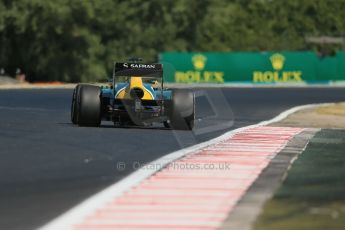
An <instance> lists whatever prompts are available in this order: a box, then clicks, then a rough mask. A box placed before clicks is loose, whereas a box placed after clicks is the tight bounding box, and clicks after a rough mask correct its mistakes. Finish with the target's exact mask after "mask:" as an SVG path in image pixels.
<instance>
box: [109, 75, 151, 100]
mask: <svg viewBox="0 0 345 230" xmlns="http://www.w3.org/2000/svg"><path fill="white" fill-rule="evenodd" d="M133 88H140V89H142V90H143V91H144V96H143V97H142V98H141V99H142V100H154V96H153V94H152V93H151V92H150V91H149V90H148V89H146V88H145V86H144V84H143V80H142V78H141V77H137V76H132V77H130V79H129V85H128V86H127V87H124V88H122V89H120V90H119V92H118V93H117V94H116V97H115V98H116V99H132V97H131V95H130V91H131V89H133Z"/></svg>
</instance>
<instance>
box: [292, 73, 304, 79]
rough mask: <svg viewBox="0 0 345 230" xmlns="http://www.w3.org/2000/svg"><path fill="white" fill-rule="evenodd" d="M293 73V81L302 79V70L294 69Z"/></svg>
mask: <svg viewBox="0 0 345 230" xmlns="http://www.w3.org/2000/svg"><path fill="white" fill-rule="evenodd" d="M292 74H293V80H294V81H302V72H301V71H295V72H292Z"/></svg>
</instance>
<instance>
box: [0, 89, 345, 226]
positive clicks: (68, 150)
mask: <svg viewBox="0 0 345 230" xmlns="http://www.w3.org/2000/svg"><path fill="white" fill-rule="evenodd" d="M198 92H199V93H198V95H201V96H199V97H197V100H196V102H197V103H196V113H197V117H198V122H197V127H196V130H197V134H193V133H191V132H188V131H172V130H168V129H164V128H160V127H158V126H157V127H154V128H135V127H128V128H114V127H113V126H112V124H111V123H109V122H106V123H104V124H103V125H102V127H100V128H81V127H77V126H74V125H72V124H71V123H70V114H69V109H70V100H71V96H72V90H68V89H54V90H49V89H26V90H18V89H17V90H0V229H35V228H37V227H39V226H41V225H43V224H44V223H46V222H47V221H49V220H51V219H53V218H54V217H57V216H58V215H59V214H61V213H63V212H64V211H66V210H68V209H69V208H71V207H73V206H74V205H76V204H78V203H79V202H80V201H82V200H84V199H85V198H87V197H89V196H90V195H92V194H94V193H96V192H97V191H100V190H101V189H103V188H105V187H106V186H108V185H110V184H112V183H114V182H116V181H118V180H120V179H121V178H123V177H124V176H126V175H128V174H129V173H131V172H133V171H134V170H135V169H136V167H137V166H138V165H140V164H144V163H148V162H150V161H152V160H155V159H157V158H159V157H161V156H164V155H166V154H168V153H170V152H172V151H175V150H179V149H181V148H183V147H186V146H190V145H193V144H196V143H198V142H202V141H205V140H208V139H210V138H213V137H216V136H219V135H220V134H222V133H224V132H226V131H228V130H231V129H236V128H239V127H243V126H247V125H251V124H255V123H258V122H260V121H263V120H268V119H270V118H273V117H274V116H276V115H278V114H279V113H281V112H282V111H284V110H286V109H289V108H291V107H293V106H296V105H303V104H310V103H322V102H337V101H345V88H227V89H221V90H220V89H208V90H202V91H200V90H198ZM229 125H230V126H229ZM220 128H222V129H221V130H220ZM198 130H201V132H198ZM118 165H120V166H121V168H120V169H118V168H117V167H118ZM123 165H124V166H125V168H123Z"/></svg>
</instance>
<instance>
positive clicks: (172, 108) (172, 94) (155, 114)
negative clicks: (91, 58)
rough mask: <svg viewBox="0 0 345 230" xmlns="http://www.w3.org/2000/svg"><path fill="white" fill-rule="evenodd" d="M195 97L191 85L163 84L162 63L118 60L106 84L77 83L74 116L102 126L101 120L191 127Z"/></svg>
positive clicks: (83, 122) (81, 121)
mask: <svg viewBox="0 0 345 230" xmlns="http://www.w3.org/2000/svg"><path fill="white" fill-rule="evenodd" d="M194 114H195V97H194V93H193V91H192V90H189V89H167V88H164V87H163V65H162V64H143V63H140V60H133V59H132V60H131V61H129V62H128V63H115V64H114V70H113V79H112V81H111V82H110V83H109V85H107V86H96V85H89V84H78V85H77V86H76V87H75V89H74V92H73V98H72V106H71V120H72V122H73V124H78V125H79V126H100V124H101V120H108V121H113V122H114V124H115V125H116V126H131V125H136V126H150V125H152V124H154V123H163V124H164V126H165V127H166V128H172V129H179V130H191V129H192V128H193V125H194Z"/></svg>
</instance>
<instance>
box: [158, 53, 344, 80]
mask: <svg viewBox="0 0 345 230" xmlns="http://www.w3.org/2000/svg"><path fill="white" fill-rule="evenodd" d="M160 62H161V63H163V64H164V70H165V73H164V79H165V81H166V82H175V83H236V82H244V83H255V84H265V83H329V82H332V81H345V52H338V53H336V55H335V56H330V57H323V58H319V57H318V56H317V55H316V54H315V53H313V52H307V51H305V52H261V53H260V52H234V53H232V52H231V53H216V52H206V53H179V52H166V53H162V54H160Z"/></svg>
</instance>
